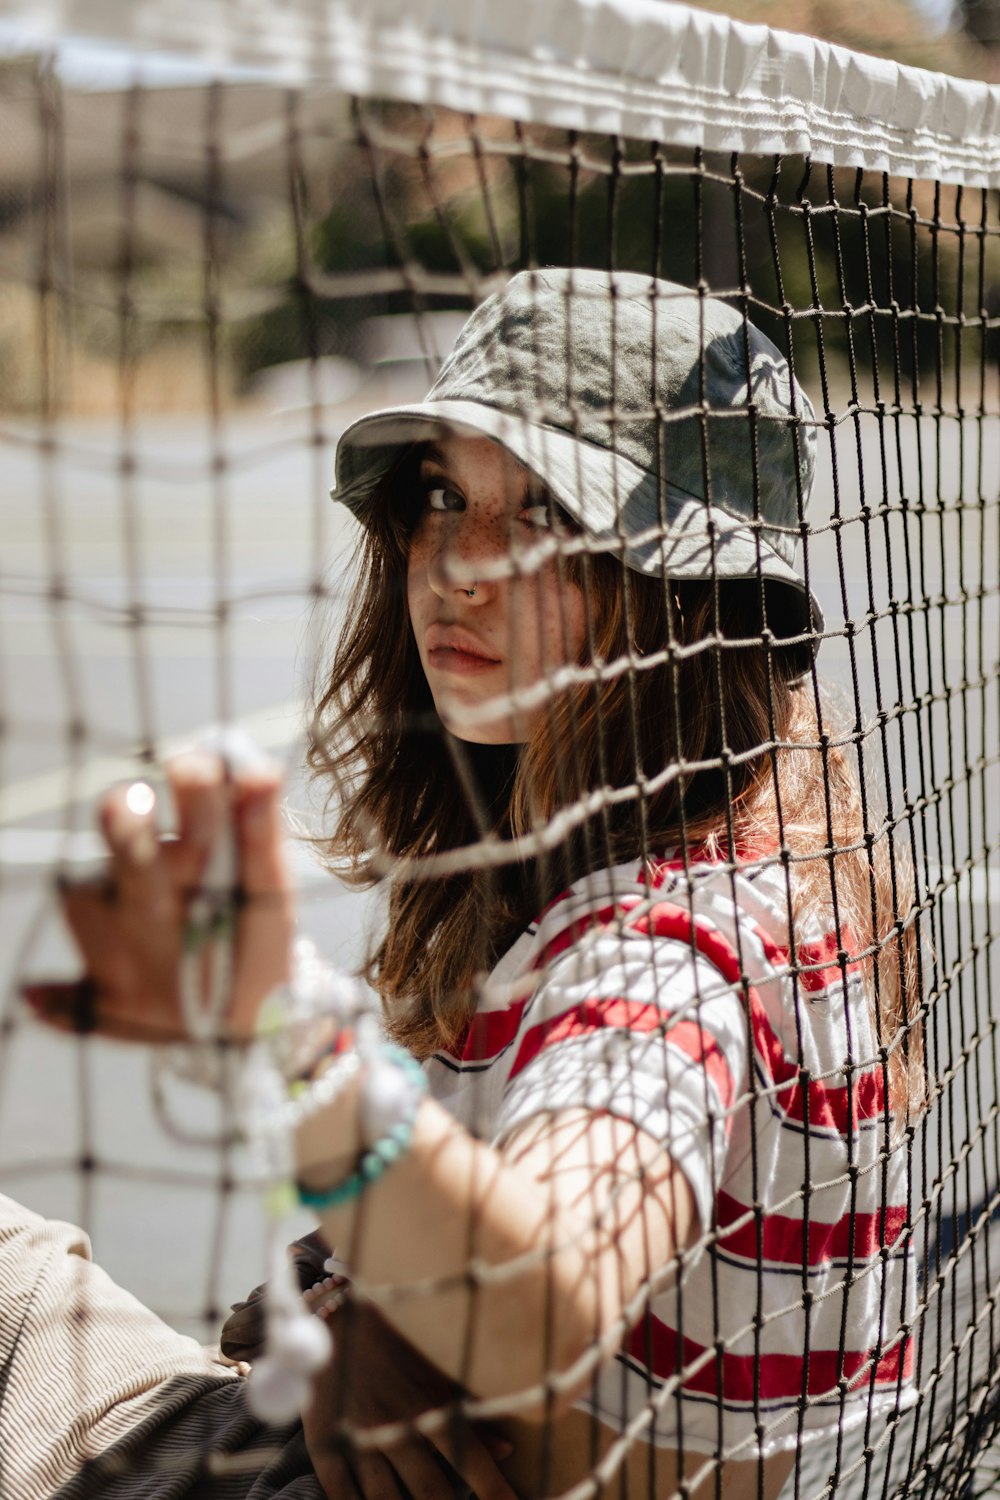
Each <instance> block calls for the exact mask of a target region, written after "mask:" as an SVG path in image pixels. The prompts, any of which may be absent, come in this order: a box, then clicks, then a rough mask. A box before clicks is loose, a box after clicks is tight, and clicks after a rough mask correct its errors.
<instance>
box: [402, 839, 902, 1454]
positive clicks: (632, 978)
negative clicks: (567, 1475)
mask: <svg viewBox="0 0 1000 1500" xmlns="http://www.w3.org/2000/svg"><path fill="white" fill-rule="evenodd" d="M832 925H833V924H832V922H830V921H828V920H827V919H825V917H824V914H822V913H820V914H818V915H816V916H814V917H813V918H812V919H807V920H806V921H803V919H802V917H801V915H797V917H796V922H795V926H794V929H793V927H792V923H791V922H790V919H789V894H788V887H787V885H786V875H785V872H784V869H783V868H782V867H781V866H780V865H779V864H777V863H776V862H773V861H772V862H770V863H767V862H760V863H744V864H738V865H737V866H736V867H735V868H734V866H733V865H732V864H723V863H720V862H718V861H712V860H709V859H706V858H702V857H700V856H699V854H698V853H697V851H696V852H695V853H694V854H692V855H690V856H689V858H688V860H687V861H685V860H683V859H682V858H678V857H670V858H666V859H663V860H660V861H655V862H652V863H650V864H648V865H645V866H643V867H639V866H637V865H636V864H630V865H620V866H617V867H615V868H613V869H607V870H603V871H600V872H598V873H596V874H594V875H591V876H588V877H587V878H585V879H584V880H582V881H580V882H579V883H578V884H576V885H574V886H573V887H572V888H571V889H570V890H568V891H566V892H564V893H563V894H562V895H561V896H559V897H558V898H557V899H556V900H555V901H553V902H552V903H551V904H550V905H549V907H548V908H547V909H546V910H545V911H544V912H543V913H542V915H541V917H540V918H539V920H538V921H537V922H535V923H533V924H532V925H531V926H530V927H529V928H528V929H527V931H525V932H524V933H523V934H522V935H521V936H520V937H519V938H518V940H517V941H516V942H515V943H514V945H513V946H512V947H511V948H510V949H509V950H508V952H507V953H506V954H505V955H504V956H503V958H502V959H501V960H500V962H499V963H498V964H497V966H496V968H495V969H494V971H493V973H492V974H491V976H490V978H489V981H488V982H487V984H486V986H485V987H484V992H483V996H482V999H481V1003H480V1005H479V1007H478V1009H477V1012H476V1015H475V1017H474V1018H473V1021H472V1024H471V1025H470V1027H469V1028H468V1031H467V1034H466V1035H465V1037H464V1039H463V1041H462V1043H461V1045H460V1046H458V1047H456V1049H455V1052H454V1053H438V1054H437V1055H436V1056H435V1057H434V1058H432V1059H430V1060H429V1061H428V1062H427V1063H426V1064H425V1067H426V1070H427V1072H428V1075H429V1079H430V1084H431V1089H432V1092H433V1093H434V1095H435V1097H436V1098H437V1099H438V1100H439V1101H440V1102H441V1103H442V1104H444V1105H445V1106H446V1107H447V1108H448V1109H450V1110H451V1111H452V1113H453V1114H454V1115H455V1116H456V1117H457V1118H458V1119H460V1120H461V1121H462V1122H463V1123H464V1124H465V1125H466V1126H467V1127H468V1128H469V1129H470V1130H472V1131H473V1132H474V1133H475V1134H476V1135H478V1136H479V1137H480V1138H482V1139H485V1140H490V1141H493V1142H494V1143H497V1144H499V1143H501V1142H502V1141H503V1140H504V1138H505V1137H507V1136H508V1135H509V1134H510V1133H511V1132H512V1131H513V1130H514V1129H515V1128H516V1127H518V1126H520V1125H522V1124H523V1123H524V1122H525V1121H526V1120H528V1119H530V1118H531V1117H532V1116H534V1115H537V1114H538V1113H540V1112H545V1111H550V1110H555V1109H568V1108H574V1107H577V1108H578V1107H584V1108H587V1109H593V1110H596V1111H606V1112H610V1113H612V1114H614V1115H618V1116H622V1117H625V1118H627V1119H629V1120H631V1121H633V1122H634V1123H635V1124H636V1125H637V1126H639V1127H640V1128H641V1129H643V1130H644V1131H647V1132H649V1133H650V1134H651V1135H653V1136H654V1137H655V1138H656V1139H657V1140H660V1141H662V1142H663V1143H664V1144H665V1146H666V1148H667V1150H668V1151H669V1152H670V1154H671V1156H672V1158H673V1159H674V1161H675V1163H676V1164H677V1165H678V1166H679V1167H680V1169H681V1170H682V1171H683V1172H684V1174H685V1176H686V1178H687V1180H688V1181H689V1183H690V1185H691V1188H692V1191H693V1194H694V1198H695V1201H696V1204H697V1208H698V1213H699V1220H700V1224H701V1227H702V1235H701V1238H700V1240H699V1242H698V1244H697V1245H696V1246H695V1247H694V1248H693V1249H691V1250H689V1251H688V1252H686V1253H685V1254H684V1255H683V1256H682V1257H681V1258H680V1266H679V1274H678V1275H677V1277H675V1278H674V1279H673V1281H672V1283H671V1284H670V1285H669V1286H668V1287H667V1288H666V1289H662V1288H661V1287H660V1286H659V1284H657V1287H656V1289H655V1292H654V1294H653V1295H651V1298H650V1301H649V1304H648V1309H647V1311H646V1313H645V1315H644V1316H643V1317H642V1318H641V1320H640V1321H639V1322H638V1324H637V1325H636V1326H635V1327H634V1328H633V1329H632V1331H631V1332H630V1334H629V1335H628V1337H627V1338H626V1339H625V1341H624V1344H623V1346H622V1349H621V1351H620V1353H619V1354H618V1356H617V1357H616V1359H615V1360H614V1361H611V1362H609V1363H608V1364H606V1365H605V1366H604V1367H603V1368H602V1370H601V1371H600V1372H599V1374H598V1376H597V1377H596V1379H595V1381H594V1384H593V1388H592V1390H591V1391H590V1393H589V1395H588V1396H587V1398H586V1399H585V1400H584V1401H583V1402H581V1405H583V1406H585V1407H586V1408H587V1409H589V1410H590V1411H592V1412H594V1413H595V1414H597V1415H599V1416H600V1417H601V1419H602V1420H603V1421H605V1422H608V1423H610V1424H612V1425H613V1426H615V1427H621V1426H622V1425H623V1424H624V1423H626V1422H627V1421H629V1420H630V1419H632V1418H633V1417H635V1416H636V1415H637V1414H638V1413H639V1412H641V1411H642V1409H643V1408H644V1407H648V1408H649V1411H650V1413H651V1425H650V1427H649V1429H648V1431H647V1433H646V1434H645V1435H646V1436H647V1437H649V1438H650V1439H651V1440H652V1441H654V1442H656V1443H658V1444H663V1445H669V1446H673V1447H676V1446H677V1445H678V1443H680V1442H682V1443H683V1445H684V1446H685V1447H687V1448H692V1449H694V1450H695V1451H699V1452H704V1453H711V1454H715V1455H717V1456H718V1457H719V1458H755V1457H757V1456H758V1454H759V1453H762V1454H764V1455H765V1456H766V1455H768V1454H770V1453H774V1452H779V1451H787V1450H789V1449H793V1448H794V1447H795V1446H796V1445H797V1444H800V1443H804V1442H807V1441H810V1440H812V1439H814V1438H816V1437H820V1436H826V1435H829V1433H830V1431H831V1430H833V1429H836V1428H837V1427H846V1426H850V1425H854V1424H855V1423H858V1422H862V1421H864V1420H865V1419H866V1418H867V1417H868V1416H869V1413H870V1412H871V1413H872V1414H875V1413H877V1412H879V1411H880V1410H881V1411H882V1412H883V1413H885V1412H887V1411H890V1410H892V1409H893V1408H896V1407H901V1406H905V1405H909V1404H910V1403H911V1401H912V1400H913V1398H914V1397H913V1390H912V1359H913V1348H912V1341H911V1339H910V1338H909V1337H908V1336H907V1332H908V1327H909V1323H910V1321H911V1319H912V1316H913V1309H914V1305H915V1269H914V1265H913V1253H912V1246H911V1235H910V1232H909V1219H908V1207H907V1170H906V1157H905V1152H903V1151H901V1150H899V1149H894V1147H893V1144H892V1132H891V1112H890V1108H889V1101H888V1098H887V1082H886V1075H885V1071H884V1068H883V1066H882V1064H881V1062H880V1061H879V1059H878V1044H877V1040H876V1036H875V1029H874V1023H873V1019H872V1014H871V1006H870V1004H869V997H868V994H867V992H866V987H865V982H864V978H863V976H862V973H861V969H860V966H859V964H858V963H857V961H856V960H855V959H854V958H853V957H852V956H851V953H850V952H849V951H845V950H849V949H850V948H851V946H852V945H851V940H850V938H849V936H848V935H847V934H846V933H842V934H841V937H842V939H843V941H838V937H837V934H836V933H835V932H833V931H831V928H832Z"/></svg>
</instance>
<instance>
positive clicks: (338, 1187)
mask: <svg viewBox="0 0 1000 1500" xmlns="http://www.w3.org/2000/svg"><path fill="white" fill-rule="evenodd" d="M379 1052H380V1054H381V1056H382V1057H384V1058H386V1059H387V1060H390V1061H391V1062H392V1063H393V1065H394V1066H395V1067H397V1068H399V1069H400V1071H401V1072H403V1073H406V1074H408V1075H409V1078H408V1082H409V1085H410V1106H411V1107H410V1110H409V1118H408V1119H405V1120H399V1121H397V1122H396V1123H395V1124H394V1125H391V1126H390V1127H389V1129H388V1130H387V1131H386V1133H385V1135H383V1136H382V1137H381V1138H380V1139H379V1140H377V1141H375V1142H374V1144H373V1145H371V1146H368V1147H367V1148H366V1149H365V1150H364V1151H363V1152H362V1153H361V1156H360V1158H359V1159H358V1165H357V1167H356V1168H355V1170H354V1171H353V1172H352V1173H351V1174H350V1175H349V1176H348V1177H345V1178H344V1179H343V1181H342V1182H335V1183H334V1184H333V1186H332V1187H328V1188H316V1189H313V1188H308V1187H306V1186H305V1185H304V1184H303V1183H301V1182H296V1184H295V1187H296V1191H297V1193H298V1197H299V1202H300V1203H301V1204H302V1205H303V1207H305V1208H312V1209H315V1210H316V1211H317V1212H322V1211H323V1210H325V1209H331V1208H339V1207H340V1206H341V1205H342V1204H344V1203H350V1202H352V1201H353V1200H354V1199H355V1198H359V1197H360V1196H361V1194H362V1193H363V1192H364V1190H365V1188H366V1187H370V1186H371V1184H372V1183H374V1182H377V1181H378V1180H379V1178H380V1177H381V1176H383V1174H384V1173H385V1172H386V1170H387V1169H388V1168H389V1167H391V1166H392V1164H393V1162H396V1161H398V1160H399V1158H400V1157H401V1156H404V1155H405V1154H406V1152H407V1151H408V1150H409V1148H410V1142H411V1141H412V1139H413V1126H414V1122H415V1121H416V1117H417V1110H418V1109H419V1107H420V1100H421V1098H422V1097H423V1095H424V1094H425V1093H426V1092H427V1076H426V1074H425V1073H424V1070H423V1068H422V1067H421V1066H420V1064H419V1063H418V1062H417V1060H416V1058H414V1057H412V1056H411V1055H410V1053H409V1052H406V1051H404V1049H403V1048H402V1047H397V1046H396V1045H395V1044H394V1043H391V1042H386V1043H384V1044H383V1045H382V1046H381V1047H380V1048H379ZM362 1089H364V1083H362Z"/></svg>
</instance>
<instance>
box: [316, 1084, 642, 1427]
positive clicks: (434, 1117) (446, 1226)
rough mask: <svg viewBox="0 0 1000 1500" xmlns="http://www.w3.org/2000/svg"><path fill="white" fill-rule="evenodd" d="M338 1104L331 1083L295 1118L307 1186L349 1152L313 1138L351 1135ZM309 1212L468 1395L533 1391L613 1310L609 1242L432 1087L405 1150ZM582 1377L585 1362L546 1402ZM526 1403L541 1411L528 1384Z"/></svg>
mask: <svg viewBox="0 0 1000 1500" xmlns="http://www.w3.org/2000/svg"><path fill="white" fill-rule="evenodd" d="M352 1113H353V1115H354V1116H355V1117H356V1103H355V1102H354V1100H352V1098H351V1097H350V1096H349V1095H348V1096H342V1097H340V1098H338V1099H337V1100H336V1101H335V1102H334V1104H333V1105H331V1106H330V1107H329V1108H328V1109H327V1110H325V1111H323V1112H322V1113H320V1114H317V1115H315V1116H313V1117H312V1118H311V1119H310V1120H309V1121H308V1122H307V1123H306V1125H304V1126H303V1127H302V1129H301V1130H300V1134H299V1143H298V1152H299V1154H298V1159H299V1171H300V1174H301V1176H302V1178H303V1179H304V1180H305V1181H306V1182H307V1183H308V1184H309V1185H310V1186H320V1185H322V1184H324V1183H326V1184H328V1183H331V1182H333V1181H335V1180H337V1177H338V1175H343V1173H344V1168H345V1165H346V1163H347V1162H349V1161H350V1160H351V1152H350V1151H348V1152H347V1153H346V1154H345V1152H344V1148H343V1144H340V1145H338V1148H337V1150H336V1153H333V1155H335V1156H336V1160H331V1155H332V1153H330V1152H329V1150H328V1149H327V1146H326V1143H327V1142H329V1141H331V1140H337V1141H338V1142H340V1143H344V1142H345V1141H350V1140H351V1125H350V1120H351V1116H352ZM355 1140H356V1136H355ZM320 1217H321V1223H322V1227H323V1231H324V1234H325V1235H326V1237H327V1239H328V1241H329V1242H330V1243H331V1244H336V1246H337V1250H338V1253H339V1254H340V1255H342V1256H344V1258H345V1259H346V1260H347V1261H348V1263H349V1265H350V1267H351V1271H352V1275H353V1276H354V1277H355V1278H356V1280H357V1282H358V1284H359V1286H360V1287H361V1288H362V1289H363V1291H364V1292H365V1294H366V1295H368V1296H370V1297H371V1298H372V1299H373V1300H374V1301H376V1302H377V1303H378V1304H379V1306H380V1307H381V1308H382V1310H383V1312H384V1313H385V1315H386V1316H387V1317H388V1318H389V1319H390V1321H391V1322H392V1323H393V1324H394V1325H395V1327H396V1328H397V1329H398V1330H399V1332H400V1333H402V1334H403V1335H404V1336H405V1337H406V1338H407V1339H409V1341H410V1342H411V1343H412V1344H413V1345H414V1346H415V1347H416V1348H418V1349H420V1350H421V1352H422V1353H424V1354H425V1355H426V1356H427V1357H428V1358H429V1359H431V1360H433V1361H434V1363H435V1364H436V1365H437V1366H438V1367H439V1368H440V1369H441V1370H442V1371H443V1372H444V1373H446V1374H447V1375H449V1376H451V1377H452V1378H453V1379H455V1380H457V1381H459V1382H460V1383H461V1384H462V1385H464V1386H465V1387H466V1388H467V1389H468V1390H470V1391H471V1392H472V1393H474V1394H475V1395H477V1396H479V1397H482V1398H487V1399H488V1398H491V1397H506V1396H511V1395H514V1394H517V1393H522V1392H528V1391H531V1390H535V1391H536V1392H537V1391H538V1389H539V1388H540V1387H541V1386H542V1383H543V1381H544V1379H545V1376H546V1374H547V1373H553V1374H555V1375H556V1376H557V1377H558V1374H559V1373H561V1372H564V1371H566V1370H569V1369H571V1368H572V1367H573V1366H574V1365H575V1364H576V1362H577V1361H578V1360H580V1358H581V1356H583V1355H584V1354H585V1353H586V1351H587V1350H593V1348H594V1346H595V1343H596V1342H597V1341H598V1340H599V1338H600V1337H601V1335H602V1334H604V1333H605V1332H607V1330H608V1329H614V1326H615V1324H616V1322H617V1320H618V1319H619V1318H620V1314H621V1296H620V1292H621V1289H622V1280H621V1275H620V1271H621V1267H620V1264H619V1260H618V1258H617V1256H616V1254H615V1247H614V1245H613V1244H612V1243H610V1242H607V1240H606V1238H605V1239H602V1237H601V1236H600V1235H599V1233H598V1232H597V1231H596V1230H595V1228H594V1226H593V1225H591V1224H588V1223H587V1220H586V1218H585V1216H584V1215H583V1214H582V1213H579V1214H578V1213H574V1212H572V1211H568V1210H567V1209H566V1207H565V1206H563V1205H560V1204H559V1203H558V1202H557V1201H556V1200H555V1198H554V1196H553V1194H552V1192H551V1191H550V1189H549V1187H548V1186H546V1185H544V1184H542V1183H540V1182H538V1181H535V1180H533V1179H532V1178H530V1177H529V1176H527V1175H526V1174H525V1173H524V1171H523V1170H521V1169H519V1168H514V1167H512V1166H511V1165H510V1164H509V1163H507V1162H506V1161H505V1160H504V1158H503V1156H502V1155H501V1154H500V1153H499V1152H497V1151H496V1150H494V1149H493V1148H491V1147H489V1146H486V1145H484V1144H483V1143H482V1142H479V1141H476V1140H474V1139H473V1138H472V1137H471V1136H470V1135H469V1134H468V1133H467V1132H466V1131H465V1130H463V1129H462V1128H461V1127H460V1126H459V1125H458V1124H457V1123H456V1122H455V1120H454V1119H453V1118H452V1116H451V1115H449V1114H448V1113H447V1111H446V1110H444V1109H443V1108H441V1106H439V1105H438V1104H437V1103H435V1102H434V1101H433V1100H424V1101H423V1103H422V1104H421V1106H420V1109H419V1112H418V1115H417V1119H416V1122H415V1126H414V1132H413V1140H412V1144H411V1147H410V1149H409V1151H408V1152H407V1154H406V1155H405V1156H404V1157H403V1158H402V1159H401V1160H400V1161H398V1162H397V1163H396V1164H394V1165H393V1166H392V1167H391V1168H390V1169H389V1171H388V1172H387V1173H386V1174H385V1175H384V1176H383V1177H382V1178H381V1179H380V1180H379V1181H377V1182H375V1183H373V1184H372V1185H371V1186H370V1187H368V1188H367V1189H366V1190H365V1192H364V1195H363V1196H362V1197H361V1198H360V1199H359V1200H357V1201H356V1202H355V1203H353V1204H351V1205H349V1206H345V1207H343V1208H338V1209H336V1210H333V1211H329V1212H324V1213H322V1214H321V1216H320ZM555 1383H556V1384H558V1380H557V1381H556V1382H555ZM585 1383H586V1369H584V1370H583V1371H582V1372H580V1373H579V1374H578V1378H577V1380H576V1381H574V1382H573V1388H572V1389H570V1390H568V1391H563V1392H562V1393H561V1394H560V1395H557V1397H556V1402H557V1405H559V1406H562V1405H565V1404H567V1403H568V1401H569V1400H571V1399H572V1398H573V1397H574V1396H575V1395H576V1394H577V1393H578V1389H579V1388H582V1386H583V1385H584V1384H585ZM533 1405H534V1410H535V1414H537V1415H539V1416H540V1415H543V1414H544V1409H545V1406H544V1401H543V1400H542V1399H541V1396H540V1394H536V1397H535V1400H534V1403H533Z"/></svg>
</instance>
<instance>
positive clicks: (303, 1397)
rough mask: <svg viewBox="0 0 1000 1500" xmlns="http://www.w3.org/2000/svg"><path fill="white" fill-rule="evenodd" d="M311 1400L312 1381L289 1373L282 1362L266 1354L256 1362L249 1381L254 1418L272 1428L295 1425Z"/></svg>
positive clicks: (290, 1371) (292, 1372) (249, 1400)
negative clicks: (310, 1387) (288, 1423)
mask: <svg viewBox="0 0 1000 1500" xmlns="http://www.w3.org/2000/svg"><path fill="white" fill-rule="evenodd" d="M308 1400H309V1380H308V1378H307V1377H306V1376H305V1375H300V1374H297V1373H296V1372H295V1371H294V1370H290V1369H288V1367H287V1365H284V1364H283V1363H282V1362H281V1360H279V1359H275V1358H274V1357H273V1356H272V1355H267V1354H265V1356H264V1358H263V1359H259V1360H257V1362H256V1364H255V1365H254V1367H253V1372H252V1374H251V1376H250V1379H249V1380H248V1381H247V1405H248V1406H249V1408H250V1410H251V1412H252V1413H253V1415H254V1416H255V1417H257V1418H259V1420H260V1421H261V1422H266V1423H267V1424H268V1425H269V1426H271V1427H283V1426H284V1425H285V1424H286V1423H287V1422H294V1421H295V1419H296V1417H298V1415H299V1413H300V1412H301V1411H302V1408H303V1407H304V1406H305V1404H306V1402H307V1401H308Z"/></svg>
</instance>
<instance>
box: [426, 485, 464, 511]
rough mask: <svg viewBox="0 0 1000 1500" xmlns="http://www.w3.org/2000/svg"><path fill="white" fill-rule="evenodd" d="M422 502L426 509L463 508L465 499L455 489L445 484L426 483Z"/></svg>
mask: <svg viewBox="0 0 1000 1500" xmlns="http://www.w3.org/2000/svg"><path fill="white" fill-rule="evenodd" d="M424 504H425V505H426V506H427V509H428V510H464V509H465V501H464V500H463V499H462V497H461V495H460V494H459V493H458V491H457V490H452V489H449V488H448V486H447V485H444V484H440V485H428V486H427V488H426V490H425V491H424Z"/></svg>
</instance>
